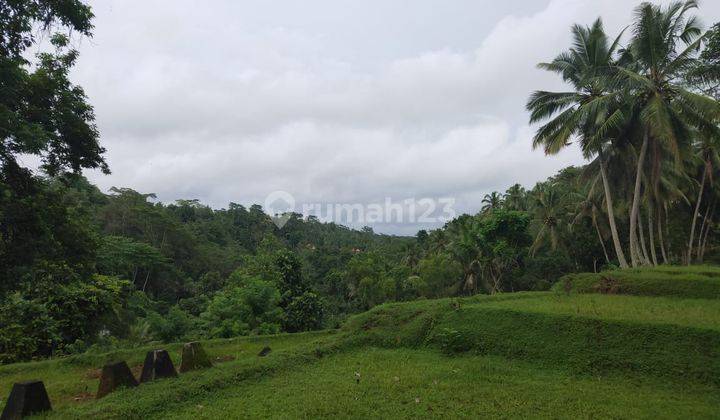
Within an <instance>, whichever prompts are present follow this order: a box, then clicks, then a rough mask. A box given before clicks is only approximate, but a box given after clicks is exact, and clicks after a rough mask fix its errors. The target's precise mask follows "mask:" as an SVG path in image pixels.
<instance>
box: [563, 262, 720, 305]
mask: <svg viewBox="0 0 720 420" xmlns="http://www.w3.org/2000/svg"><path fill="white" fill-rule="evenodd" d="M553 290H556V291H565V292H571V291H572V292H577V293H605V294H625V295H642V296H674V297H685V298H699V299H720V267H715V266H693V267H677V266H660V267H655V268H633V269H627V270H613V271H605V272H602V273H581V274H570V275H568V276H565V277H563V278H562V279H560V281H559V282H558V283H556V284H555V286H554V287H553Z"/></svg>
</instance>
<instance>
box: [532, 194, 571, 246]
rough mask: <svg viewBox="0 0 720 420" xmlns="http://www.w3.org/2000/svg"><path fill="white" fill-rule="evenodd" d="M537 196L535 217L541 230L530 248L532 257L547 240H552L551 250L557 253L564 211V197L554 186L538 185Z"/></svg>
mask: <svg viewBox="0 0 720 420" xmlns="http://www.w3.org/2000/svg"><path fill="white" fill-rule="evenodd" d="M536 189H537V192H536V194H535V211H534V213H535V217H536V218H537V221H538V223H539V224H540V229H539V230H538V233H537V235H536V236H535V241H534V242H533V244H532V246H531V247H530V255H533V256H534V255H535V254H536V253H537V251H538V250H539V249H540V247H541V246H542V245H543V243H545V241H546V240H547V239H549V240H550V249H551V250H553V251H555V250H557V248H558V245H559V243H560V239H559V233H558V226H559V225H560V223H561V218H562V214H563V210H564V203H563V200H562V195H561V194H560V193H559V192H558V191H557V190H556V189H555V188H553V187H552V186H549V185H547V184H538V187H537V188H536Z"/></svg>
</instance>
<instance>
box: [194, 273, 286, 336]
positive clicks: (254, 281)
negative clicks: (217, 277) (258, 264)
mask: <svg viewBox="0 0 720 420" xmlns="http://www.w3.org/2000/svg"><path fill="white" fill-rule="evenodd" d="M279 303H280V292H279V291H278V289H277V288H276V287H275V286H274V285H273V284H271V283H269V282H266V281H263V280H261V279H259V278H255V277H247V278H245V279H244V280H243V282H242V285H241V286H234V287H233V286H231V287H230V288H228V289H226V290H224V291H221V292H218V293H216V294H215V296H214V297H213V299H212V300H211V301H210V304H209V305H208V307H207V310H206V311H205V312H203V314H202V315H201V318H202V324H203V329H204V330H205V331H206V332H207V334H208V336H209V337H223V338H224V337H235V336H238V335H248V334H250V333H255V334H259V333H275V332H278V331H279V324H280V321H281V316H282V310H281V309H280V308H279V306H278V304H279Z"/></svg>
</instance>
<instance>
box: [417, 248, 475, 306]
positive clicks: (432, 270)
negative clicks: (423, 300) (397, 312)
mask: <svg viewBox="0 0 720 420" xmlns="http://www.w3.org/2000/svg"><path fill="white" fill-rule="evenodd" d="M462 275H463V271H462V266H460V264H459V263H458V262H456V261H453V260H452V259H451V258H450V257H449V256H447V255H445V254H436V255H431V256H428V257H426V258H423V259H422V260H420V262H419V264H418V278H419V279H421V280H422V283H420V284H418V285H417V286H415V287H412V290H414V291H415V293H414V295H415V296H416V297H419V296H425V297H429V298H436V297H443V296H452V295H454V294H455V289H456V287H457V285H458V283H459V282H460V280H461V279H462Z"/></svg>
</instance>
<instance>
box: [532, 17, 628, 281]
mask: <svg viewBox="0 0 720 420" xmlns="http://www.w3.org/2000/svg"><path fill="white" fill-rule="evenodd" d="M572 34H573V46H572V47H571V48H570V50H568V51H566V52H563V53H562V54H560V55H559V56H557V57H556V58H555V59H554V60H553V61H552V62H550V63H541V64H539V67H540V68H542V69H545V70H549V71H553V72H556V73H559V74H560V75H561V76H562V78H563V79H564V80H565V81H566V82H568V83H570V84H571V85H572V86H573V88H574V91H571V92H562V93H555V92H546V91H537V92H534V93H533V94H532V95H531V96H530V99H529V100H528V103H527V109H528V111H530V113H531V116H530V122H531V123H535V122H538V121H542V120H548V119H550V121H549V122H547V123H546V124H545V125H543V126H542V127H541V128H540V129H539V130H538V131H537V134H536V135H535V138H534V140H533V147H539V146H543V148H544V150H545V153H546V154H555V153H558V152H559V151H560V150H561V149H562V148H564V147H566V146H567V145H569V144H570V143H571V141H572V139H573V138H574V137H575V136H577V137H579V140H580V142H581V146H582V149H583V152H584V154H585V156H586V157H587V158H591V157H592V156H594V155H597V156H598V160H599V168H600V173H601V175H602V180H603V190H604V193H605V203H606V206H607V214H608V222H609V225H610V231H611V235H612V238H613V245H614V247H615V254H616V255H617V259H618V262H619V263H620V266H621V267H623V268H625V267H627V266H628V264H627V261H626V259H625V254H624V252H623V249H622V244H621V242H620V237H619V234H618V230H617V225H616V223H615V214H614V209H613V200H612V194H611V191H610V184H609V182H608V176H607V170H606V164H607V162H606V160H605V156H604V149H606V148H608V147H612V144H611V142H610V140H611V137H610V133H611V131H612V129H616V128H617V127H618V126H620V124H621V123H622V121H624V118H625V116H624V113H623V112H622V111H621V109H620V108H619V104H618V99H617V95H616V94H613V93H612V92H610V91H609V90H610V89H609V86H608V85H609V84H608V80H610V79H611V76H612V71H611V70H612V69H613V68H614V66H615V62H614V55H615V52H616V50H617V49H618V45H619V40H620V36H618V37H617V38H616V39H615V40H614V41H613V42H610V40H609V39H608V37H607V35H606V34H605V31H604V29H603V25H602V21H601V20H600V19H598V20H596V21H595V23H594V24H593V25H592V26H591V27H582V26H579V25H574V26H573V27H572Z"/></svg>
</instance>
